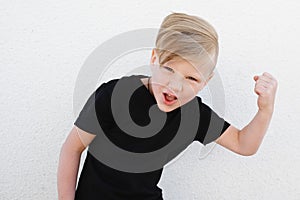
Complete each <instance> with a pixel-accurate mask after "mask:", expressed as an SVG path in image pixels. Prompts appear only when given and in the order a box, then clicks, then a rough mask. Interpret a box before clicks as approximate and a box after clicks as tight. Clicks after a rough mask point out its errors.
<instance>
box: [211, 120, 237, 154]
mask: <svg viewBox="0 0 300 200" xmlns="http://www.w3.org/2000/svg"><path fill="white" fill-rule="evenodd" d="M239 132H240V130H239V129H237V128H236V127H234V126H232V125H230V126H229V127H228V128H227V129H226V130H225V132H224V133H223V134H222V135H221V136H220V137H219V138H218V139H217V140H216V141H215V142H216V143H217V144H219V145H221V146H223V147H225V148H226V149H229V150H231V151H233V152H235V153H237V154H240V146H239Z"/></svg>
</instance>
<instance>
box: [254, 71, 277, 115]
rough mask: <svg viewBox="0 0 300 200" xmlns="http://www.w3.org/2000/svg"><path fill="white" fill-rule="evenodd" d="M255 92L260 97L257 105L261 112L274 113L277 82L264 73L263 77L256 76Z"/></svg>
mask: <svg viewBox="0 0 300 200" xmlns="http://www.w3.org/2000/svg"><path fill="white" fill-rule="evenodd" d="M253 79H254V81H255V87H254V92H255V93H256V94H257V95H258V99H257V105H258V108H259V110H261V111H266V112H271V113H272V112H273V109H274V102H275V95H276V90H277V80H276V79H275V78H274V77H273V76H272V75H271V74H269V73H267V72H264V73H263V74H262V75H261V76H254V77H253Z"/></svg>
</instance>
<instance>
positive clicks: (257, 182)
mask: <svg viewBox="0 0 300 200" xmlns="http://www.w3.org/2000/svg"><path fill="white" fill-rule="evenodd" d="M299 10H300V3H299V1H296V0H293V1H292V0H290V1H286V0H272V1H271V0H269V1H262V0H251V1H237V0H227V1H221V0H216V1H196V0H193V1H188V3H187V1H137V0H135V1H112V0H110V1H95V0H90V1H58V0H56V1H53V0H52V1H49V0H48V1H33V0H31V1H1V6H0V75H1V79H0V86H1V95H0V97H1V104H0V110H1V112H0V113H1V114H0V116H1V122H0V125H1V129H0V135H1V140H0V145H1V152H0V156H1V166H0V176H1V178H0V188H1V189H0V199H45V200H46V199H49V200H50V199H56V198H57V190H56V170H57V165H58V156H59V151H60V147H61V145H62V143H63V141H64V139H65V138H66V136H67V134H68V132H69V131H70V129H71V127H72V124H73V122H74V120H75V114H74V111H73V105H72V104H73V92H74V87H75V83H76V78H77V75H78V72H79V70H80V68H81V67H82V64H83V63H84V61H85V59H86V58H87V57H88V55H89V54H90V53H91V52H92V51H93V50H94V49H95V48H96V47H98V46H99V45H100V44H102V43H103V42H104V41H107V40H108V39H110V38H111V37H113V36H115V35H117V34H121V33H123V32H126V31H130V30H133V29H141V28H158V27H159V25H160V23H161V21H162V19H163V18H164V17H165V16H166V15H168V14H170V13H171V11H174V12H185V13H188V14H194V15H198V16H200V17H203V18H204V19H206V20H208V21H209V22H210V23H211V24H212V25H213V26H214V27H215V28H216V29H217V31H218V33H219V37H220V45H221V49H220V57H219V61H218V65H217V67H218V72H219V73H220V76H221V78H222V81H223V85H224V88H225V92H226V107H225V109H226V113H225V118H226V119H227V120H228V121H229V122H231V123H232V124H233V125H235V126H237V127H239V128H242V127H243V126H245V125H246V124H247V123H248V122H249V121H250V120H251V119H252V117H253V116H254V114H255V112H256V109H257V108H256V95H255V94H254V92H253V87H254V81H253V79H252V77H253V76H254V75H256V74H261V73H262V72H264V71H268V72H270V73H271V74H273V75H274V76H275V77H277V79H278V82H279V88H278V92H277V99H276V109H275V113H274V117H273V120H272V123H271V125H270V128H269V130H268V133H267V135H266V137H265V139H264V141H263V143H262V146H261V147H260V149H259V151H258V153H257V154H255V155H254V156H251V157H242V156H239V155H237V154H234V153H232V152H230V151H228V150H227V149H225V148H223V147H221V146H218V145H216V146H215V147H214V148H213V150H212V152H210V153H209V155H208V156H207V157H206V158H205V159H198V158H199V154H200V150H201V147H202V145H201V144H200V143H193V144H192V145H191V146H190V147H189V148H188V149H187V150H186V151H185V152H184V153H183V154H182V156H180V157H179V158H178V159H176V160H175V161H174V162H172V163H171V164H170V165H168V166H167V167H166V169H165V171H164V173H163V176H162V179H161V181H160V183H159V185H160V186H161V187H162V188H163V189H164V197H165V199H166V200H182V199H228V200H229V199H230V200H237V199H249V200H252V199H289V200H292V199H299V198H300V172H299V168H300V151H299V141H300V134H299V129H300V123H299V121H300V114H299V111H300V109H299V104H298V103H299V100H300V98H299V89H300V88H299V84H298V81H299V73H300V71H299V69H298V68H299V67H300V59H299V57H300V56H299V49H298V48H299V46H300V42H299V39H298V35H300V28H299V20H300V18H299ZM141 55H144V57H143V56H139V57H134V56H132V55H128V56H129V57H128V58H123V59H124V60H125V61H128V62H124V61H123V64H128V66H130V62H131V63H143V64H147V63H148V61H149V57H150V53H149V51H148V52H147V51H146V52H144V54H141ZM130 56H131V57H130ZM129 58H130V59H129ZM120 63H122V61H120V62H119V64H118V63H116V64H115V65H117V66H118V65H120ZM124 72H125V69H123V71H122V70H118V71H117V72H116V71H115V73H112V74H114V75H117V74H118V73H120V74H122V73H124ZM112 76H113V75H112ZM84 156H85V155H84ZM84 156H83V158H82V161H83V159H84Z"/></svg>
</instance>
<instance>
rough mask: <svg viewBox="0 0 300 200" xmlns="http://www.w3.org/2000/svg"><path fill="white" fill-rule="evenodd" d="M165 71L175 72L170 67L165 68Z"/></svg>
mask: <svg viewBox="0 0 300 200" xmlns="http://www.w3.org/2000/svg"><path fill="white" fill-rule="evenodd" d="M163 68H164V69H166V70H168V71H170V72H173V69H172V68H171V67H168V66H163Z"/></svg>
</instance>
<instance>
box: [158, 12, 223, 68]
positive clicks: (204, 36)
mask: <svg viewBox="0 0 300 200" xmlns="http://www.w3.org/2000/svg"><path fill="white" fill-rule="evenodd" d="M156 53H157V55H158V58H159V64H161V65H163V64H165V63H166V62H168V61H170V60H173V59H175V58H178V57H179V58H184V59H185V60H188V61H189V62H192V63H194V64H195V63H199V61H200V60H201V59H202V60H203V59H207V57H209V60H210V62H211V69H210V71H212V70H213V69H214V67H215V65H216V62H217V57H218V53H219V44H218V34H217V32H216V31H215V29H214V28H213V27H212V26H211V25H210V24H209V23H208V22H207V21H205V20H204V19H201V18H199V17H197V16H192V15H187V14H184V13H172V14H170V15H168V16H167V17H165V18H164V20H163V22H162V24H161V26H160V29H159V31H158V34H157V38H156Z"/></svg>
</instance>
